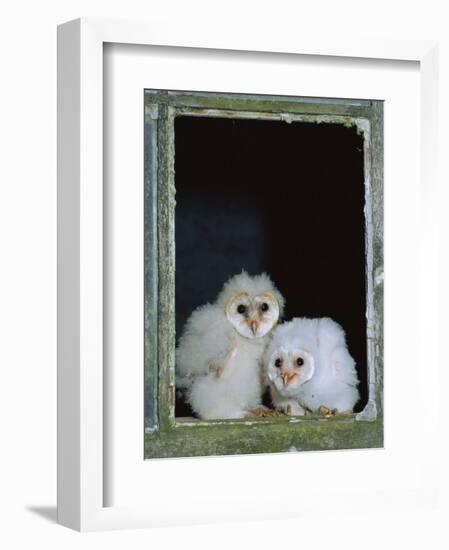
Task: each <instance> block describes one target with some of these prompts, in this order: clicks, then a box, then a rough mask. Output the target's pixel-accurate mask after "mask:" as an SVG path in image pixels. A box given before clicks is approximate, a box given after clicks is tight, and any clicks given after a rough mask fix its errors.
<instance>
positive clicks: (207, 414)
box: [176, 271, 284, 419]
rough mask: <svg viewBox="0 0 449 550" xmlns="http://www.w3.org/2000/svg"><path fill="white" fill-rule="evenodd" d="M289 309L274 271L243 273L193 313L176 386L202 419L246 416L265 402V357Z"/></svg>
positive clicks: (181, 342) (183, 338)
mask: <svg viewBox="0 0 449 550" xmlns="http://www.w3.org/2000/svg"><path fill="white" fill-rule="evenodd" d="M283 308H284V299H283V297H282V295H281V294H280V292H279V291H278V290H277V289H276V287H275V286H274V284H273V283H272V282H271V280H270V278H269V277H268V275H266V274H262V275H256V276H254V277H251V276H250V275H248V274H247V273H246V272H245V271H242V273H240V274H239V275H235V276H234V277H232V278H231V279H229V281H228V282H227V283H225V285H224V287H223V290H222V291H221V293H220V294H219V295H218V297H217V300H216V301H215V303H213V304H207V305H205V306H202V307H199V308H197V309H196V310H195V311H194V312H193V313H192V315H191V316H190V317H189V319H188V320H187V322H186V325H185V327H184V332H183V334H182V336H181V338H180V340H179V345H178V348H177V350H176V384H177V386H178V387H181V388H184V390H185V394H186V397H187V401H188V402H189V403H190V405H191V407H192V409H193V410H194V411H195V412H196V414H197V415H198V416H199V417H200V418H202V419H216V418H241V417H244V416H247V415H248V414H250V413H251V410H252V409H255V408H257V407H258V406H259V405H260V404H261V398H262V390H263V388H262V372H261V359H262V356H263V352H264V350H265V347H266V344H267V339H268V338H269V333H270V331H271V330H272V328H273V327H274V326H275V325H276V323H277V322H278V319H279V317H280V316H281V315H282V312H283Z"/></svg>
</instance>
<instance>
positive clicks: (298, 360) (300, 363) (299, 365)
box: [296, 357, 304, 367]
mask: <svg viewBox="0 0 449 550" xmlns="http://www.w3.org/2000/svg"><path fill="white" fill-rule="evenodd" d="M296 364H297V365H298V367H302V366H303V365H304V359H303V358H302V357H298V359H296Z"/></svg>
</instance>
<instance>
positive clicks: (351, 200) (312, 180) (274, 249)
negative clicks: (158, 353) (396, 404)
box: [175, 116, 368, 416]
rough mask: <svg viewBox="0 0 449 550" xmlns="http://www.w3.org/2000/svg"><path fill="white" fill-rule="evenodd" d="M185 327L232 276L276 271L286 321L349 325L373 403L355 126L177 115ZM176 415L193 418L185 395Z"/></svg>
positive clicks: (179, 293) (179, 323) (180, 306)
mask: <svg viewBox="0 0 449 550" xmlns="http://www.w3.org/2000/svg"><path fill="white" fill-rule="evenodd" d="M175 184H176V220H175V223H176V331H177V335H178V336H179V335H180V334H181V333H182V328H183V326H184V323H185V321H186V319H187V317H188V316H189V315H190V314H191V312H192V311H193V310H194V309H195V308H196V307H198V306H200V305H202V304H205V303H206V302H213V301H214V300H215V298H216V296H217V294H218V293H219V291H220V290H221V288H222V285H223V283H224V282H225V281H226V280H227V279H228V278H229V277H231V276H232V275H234V274H236V273H239V272H240V271H241V270H242V269H245V270H246V271H248V272H249V273H250V274H256V273H260V272H263V271H265V272H267V273H269V274H270V276H271V278H272V279H273V281H274V282H275V284H276V286H277V287H278V288H279V290H280V291H281V292H282V294H283V295H284V297H285V298H286V304H287V305H286V311H285V315H284V318H285V319H287V320H289V319H291V318H292V317H303V316H305V317H324V316H328V317H332V318H333V319H335V320H336V321H337V322H338V323H340V324H341V325H342V326H343V328H344V329H345V331H346V336H347V342H348V347H349V351H350V353H351V355H352V356H353V357H354V359H355V361H356V363H357V369H358V375H359V379H360V385H359V390H360V394H361V399H360V401H359V403H358V405H357V406H356V410H361V409H362V408H363V407H364V406H365V404H366V402H367V393H368V390H367V356H366V353H367V352H366V317H365V310H366V299H365V232H364V230H365V219H364V202H365V201H364V178H363V138H362V136H360V135H358V134H357V131H356V128H355V127H345V126H343V125H340V124H324V123H321V124H317V123H308V122H292V123H290V124H288V123H286V122H282V121H267V120H249V119H227V118H211V117H194V116H181V117H177V118H176V121H175ZM176 415H177V416H191V415H192V412H191V410H190V408H189V407H188V406H187V405H186V404H185V403H184V401H183V398H182V395H180V394H179V393H178V394H177V402H176Z"/></svg>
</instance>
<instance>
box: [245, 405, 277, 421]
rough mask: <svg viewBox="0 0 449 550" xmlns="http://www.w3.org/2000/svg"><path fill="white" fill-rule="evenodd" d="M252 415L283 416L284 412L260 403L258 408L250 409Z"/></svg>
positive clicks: (260, 416)
mask: <svg viewBox="0 0 449 550" xmlns="http://www.w3.org/2000/svg"><path fill="white" fill-rule="evenodd" d="M249 415H250V416H257V417H259V418H267V417H270V416H282V413H281V412H279V411H275V410H273V409H269V408H268V407H265V406H264V405H260V406H259V407H257V408H256V409H252V410H250V411H249Z"/></svg>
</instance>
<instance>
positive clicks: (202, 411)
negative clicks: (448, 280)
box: [58, 20, 439, 530]
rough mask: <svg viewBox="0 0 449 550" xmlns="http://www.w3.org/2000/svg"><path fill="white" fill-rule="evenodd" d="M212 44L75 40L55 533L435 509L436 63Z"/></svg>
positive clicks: (73, 36)
mask: <svg viewBox="0 0 449 550" xmlns="http://www.w3.org/2000/svg"><path fill="white" fill-rule="evenodd" d="M209 32H210V34H208V33H206V34H205V35H204V36H202V38H201V40H194V39H193V38H192V37H189V36H188V35H183V33H182V32H181V33H180V32H179V29H177V30H176V29H170V30H168V29H161V28H160V27H157V26H156V25H151V24H150V23H149V24H141V23H130V22H126V23H125V22H117V21H104V20H77V21H73V22H70V23H66V24H65V25H62V26H61V27H60V28H59V31H58V50H59V57H58V83H59V84H58V102H59V113H58V125H59V139H58V148H59V149H58V155H59V157H58V158H59V163H58V166H59V172H58V185H59V199H58V201H59V202H58V215H59V248H58V253H59V264H58V265H59V294H58V304H59V323H58V327H59V351H58V396H59V404H58V518H59V521H60V523H62V524H64V525H67V526H70V527H72V528H76V529H80V530H92V529H108V528H124V527H137V526H154V525H169V524H182V523H200V522H201V523H204V522H209V521H210V522H216V521H225V520H236V519H239V520H241V519H261V518H275V517H278V515H277V512H275V511H273V504H272V503H273V502H283V503H284V505H285V504H286V503H291V504H292V506H291V507H290V509H291V514H292V515H295V516H296V515H307V514H308V513H309V510H310V509H311V508H312V509H314V510H320V509H322V510H323V511H324V509H323V508H322V506H321V505H320V504H319V503H320V502H322V501H323V495H324V500H327V499H332V498H336V496H338V495H339V496H340V498H341V496H342V495H345V499H346V498H348V505H347V506H348V511H350V510H351V504H350V502H352V503H353V504H352V506H353V507H354V509H356V507H357V502H360V499H366V496H367V495H369V496H370V498H369V504H367V509H371V510H375V509H376V508H378V507H382V508H383V509H385V507H388V506H391V507H392V508H393V507H395V506H396V507H397V506H405V507H408V508H410V509H415V507H419V505H420V504H419V503H420V502H421V501H423V499H424V501H425V502H427V504H429V502H434V500H435V499H436V493H437V480H435V479H434V478H427V477H424V478H423V477H422V476H421V472H422V469H423V467H424V465H426V467H427V466H428V465H429V464H436V463H437V462H438V456H437V454H436V452H435V449H436V441H437V439H438V425H437V424H436V423H433V424H431V427H430V428H429V419H432V418H434V417H435V415H436V413H437V404H436V403H435V402H433V403H431V404H429V406H426V407H425V409H424V410H422V409H420V411H419V415H418V416H417V417H416V418H414V419H413V422H405V421H404V414H405V413H404V411H405V410H406V409H407V407H410V396H413V399H414V402H416V403H417V402H421V401H422V398H423V396H424V395H426V394H428V392H429V391H431V387H432V386H431V380H432V376H430V377H429V376H426V377H424V376H423V375H422V372H421V371H420V369H419V365H418V364H417V361H416V356H417V355H418V356H419V354H421V353H422V350H423V349H426V350H429V349H430V350H433V351H431V352H430V353H431V354H433V361H429V363H430V364H431V366H430V367H429V369H430V371H431V370H432V369H434V370H433V371H432V372H433V377H435V376H437V371H438V360H439V358H438V353H437V349H438V347H437V346H436V345H435V341H436V340H435V339H437V337H438V335H437V334H436V333H435V327H434V326H433V325H432V324H431V323H426V321H425V320H424V319H430V318H431V317H432V313H433V314H434V313H435V312H436V311H437V306H438V300H437V295H435V296H433V295H431V296H430V299H429V295H428V294H426V299H424V294H423V293H424V292H425V289H426V288H436V287H437V269H436V264H435V262H436V259H435V255H434V254H433V253H432V248H431V246H430V243H434V241H433V240H432V239H433V237H432V235H433V233H432V231H433V230H434V227H433V225H432V223H433V220H434V219H433V217H432V215H431V212H432V208H434V207H435V206H436V205H435V197H434V196H433V195H429V196H428V198H427V202H426V205H427V206H428V207H429V208H427V207H426V209H424V206H423V201H422V200H421V196H422V193H423V189H427V190H428V189H430V188H431V187H432V186H433V185H436V183H435V182H436V173H435V171H434V166H435V162H434V151H435V149H433V148H431V147H424V144H427V145H428V144H429V143H436V140H437V131H436V128H437V126H436V115H435V111H434V104H435V103H434V94H435V93H436V89H435V82H434V79H435V78H436V74H437V72H438V60H437V58H436V53H435V44H434V43H431V42H426V43H423V42H420V41H413V40H410V41H391V42H388V41H378V42H376V41H374V42H373V41H369V42H366V43H365V42H363V41H360V42H358V43H357V45H352V46H348V45H347V44H345V43H343V42H341V43H339V42H338V41H329V42H328V43H325V42H323V43H322V44H321V45H320V46H317V45H316V43H315V42H314V41H311V40H307V39H305V38H301V39H299V38H298V39H297V38H293V37H285V38H284V39H282V38H280V37H279V36H277V38H275V39H271V40H268V39H266V38H261V37H256V36H254V37H253V39H252V40H253V41H252V42H251V41H248V37H247V36H245V35H243V34H242V35H237V36H235V37H234V38H233V39H232V40H231V39H230V38H227V39H226V40H225V41H224V42H223V41H222V38H223V35H220V33H219V31H218V30H217V29H210V31H209ZM217 33H218V34H217ZM220 36H221V38H220ZM250 42H251V43H250ZM268 52H270V53H268ZM274 52H275V53H274ZM404 129H407V131H404ZM404 197H407V201H406V204H405V203H404ZM398 219H400V224H398V223H397V222H396V223H392V222H393V221H394V220H396V221H397V220H398ZM404 235H407V238H404ZM417 242H419V243H421V244H420V246H419V247H417V246H416V243H417ZM416 265H420V266H422V265H425V266H426V269H420V270H416V269H412V268H413V266H416ZM384 266H385V276H384ZM431 266H434V267H435V269H434V270H432V269H431ZM411 296H413V297H414V298H413V307H414V309H415V310H416V313H415V314H414V315H404V312H407V311H408V310H409V309H410V300H411ZM432 296H433V299H432ZM424 310H425V311H426V316H423V315H422V313H423V312H424ZM416 318H419V319H420V322H419V323H416ZM384 320H385V324H384ZM384 335H385V339H384ZM411 343H413V345H411ZM428 373H429V371H427V374H428ZM384 381H385V382H384ZM414 410H416V409H414ZM424 426H426V429H425V430H423V429H422V428H423V427H424ZM417 430H420V433H421V434H423V435H422V437H423V438H424V439H425V444H424V442H423V444H421V445H420V446H419V448H418V449H416V437H415V436H414V434H415V433H416V431H417ZM411 449H413V452H411ZM312 451H325V452H319V453H317V452H312ZM173 459H175V460H173ZM305 470H306V471H307V472H308V475H307V476H305V477H304V476H299V477H298V476H296V475H293V474H292V475H291V476H289V478H291V479H290V480H289V482H288V483H276V477H273V476H275V472H279V471H288V472H292V473H294V472H296V471H305ZM264 479H265V480H266V483H265V482H264V483H261V480H264ZM267 484H268V485H269V487H268V488H267ZM183 495H189V500H188V502H186V501H185V497H184V496H183ZM348 495H350V496H352V497H353V498H350V497H348ZM264 503H266V504H267V506H266V507H265V506H264V505H263V504H264ZM268 503H271V504H270V505H268ZM293 503H294V505H293ZM288 507H289V506H287V508H288ZM284 508H285V506H284Z"/></svg>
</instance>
